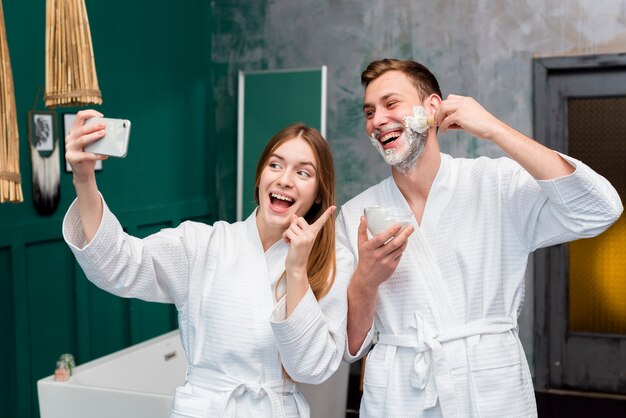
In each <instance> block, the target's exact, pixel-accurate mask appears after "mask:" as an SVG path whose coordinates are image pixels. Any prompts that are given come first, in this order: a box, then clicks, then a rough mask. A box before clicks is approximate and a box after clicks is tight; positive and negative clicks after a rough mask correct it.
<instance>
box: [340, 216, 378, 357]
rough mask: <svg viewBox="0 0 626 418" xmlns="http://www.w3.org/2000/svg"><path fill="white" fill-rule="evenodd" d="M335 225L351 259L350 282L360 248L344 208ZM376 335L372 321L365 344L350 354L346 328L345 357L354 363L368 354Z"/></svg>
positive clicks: (342, 244)
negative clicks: (349, 226) (350, 233)
mask: <svg viewBox="0 0 626 418" xmlns="http://www.w3.org/2000/svg"><path fill="white" fill-rule="evenodd" d="M353 221H355V222H356V220H353ZM335 225H336V228H335V230H336V234H337V246H338V247H341V248H343V249H344V250H345V251H346V257H347V258H348V259H349V260H348V261H346V268H349V269H350V270H349V271H348V273H347V275H348V282H349V281H350V280H351V279H352V275H353V274H354V269H356V265H357V262H358V248H354V246H353V245H352V242H354V240H353V239H350V237H349V236H348V228H347V226H346V219H345V215H344V211H343V210H341V211H340V212H339V215H338V216H337V221H336V224H335ZM337 263H339V260H337ZM348 284H349V283H348ZM347 300H348V290H347V285H346V305H347ZM346 326H347V316H346ZM374 335H376V329H375V327H374V323H373V322H372V326H371V327H370V330H369V331H368V333H367V335H366V336H365V340H364V341H363V344H361V347H360V348H359V350H358V351H357V352H356V354H355V355H352V354H350V351H349V350H348V334H347V330H346V342H345V346H344V352H343V359H344V360H345V361H347V362H349V363H353V362H355V361H357V360H359V359H360V358H361V357H363V356H364V355H366V354H367V353H368V352H369V350H370V348H371V347H372V343H373V341H374Z"/></svg>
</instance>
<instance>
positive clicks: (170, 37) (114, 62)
mask: <svg viewBox="0 0 626 418" xmlns="http://www.w3.org/2000/svg"><path fill="white" fill-rule="evenodd" d="M86 5H87V10H88V13H89V23H90V26H91V34H92V39H93V45H94V54H95V61H96V68H97V73H98V79H99V83H100V88H101V90H102V96H103V100H104V103H103V104H102V105H101V106H97V107H96V109H98V110H99V111H101V112H102V113H104V114H105V115H106V116H109V117H123V118H128V119H130V120H131V121H132V123H133V132H132V133H131V140H130V146H129V151H128V157H127V158H125V159H113V158H112V159H109V160H107V161H105V162H104V165H103V170H102V171H100V172H98V173H97V181H98V185H99V188H100V190H101V192H102V194H103V195H104V196H105V199H106V201H107V204H108V205H109V207H110V208H111V209H112V210H113V212H114V213H116V214H117V215H118V217H119V219H120V222H121V223H122V225H123V226H124V228H125V229H126V230H127V231H128V232H129V233H131V234H134V235H136V236H140V237H143V236H146V235H148V234H150V233H152V232H155V231H157V230H159V229H161V228H162V227H167V226H176V225H178V224H179V223H180V222H181V221H183V220H186V219H198V220H202V221H205V222H213V221H214V220H215V219H216V208H217V206H218V205H217V201H216V199H215V195H216V186H215V184H216V177H215V160H216V157H215V141H214V140H213V138H214V135H213V132H214V130H215V128H214V122H213V116H212V115H213V103H214V99H213V92H212V88H211V83H212V79H213V75H212V66H211V43H210V40H211V24H212V18H211V13H212V12H211V3H210V2H206V1H203V0H186V1H183V2H179V3H176V4H174V3H171V4H167V3H154V2H147V1H145V0H143V1H138V0H109V1H95V0H86ZM3 6H4V13H5V22H6V29H7V38H8V45H9V50H10V54H11V65H12V69H13V75H14V84H15V93H16V104H17V114H18V128H19V132H20V167H21V171H22V177H23V191H24V196H25V202H24V203H22V204H2V205H0V290H1V291H0V318H2V321H1V322H0V332H1V333H2V335H3V342H2V344H0V356H2V358H3V359H4V360H5V361H3V362H2V365H0V372H2V376H4V377H5V378H4V379H2V381H0V417H18V418H22V417H24V418H30V417H37V416H38V415H39V409H38V400H37V391H36V381H37V380H38V379H40V378H42V377H44V376H47V375H50V374H52V372H53V371H54V365H55V361H56V358H57V357H58V356H59V354H61V353H63V352H68V351H69V352H72V353H74V355H75V357H76V359H77V361H78V363H81V362H86V361H89V360H92V359H94V358H97V357H100V356H102V355H105V354H108V353H110V352H113V351H116V350H119V349H121V348H124V347H126V346H128V345H130V344H134V343H136V342H139V341H143V340H145V339H147V338H150V337H153V336H155V335H159V334H162V333H164V332H167V331H169V330H171V329H173V328H175V327H176V314H175V309H174V308H173V306H171V305H163V304H154V303H146V302H142V301H137V300H127V299H122V298H118V297H115V296H112V295H109V294H107V293H105V292H103V291H102V290H100V289H98V288H96V287H95V286H94V285H92V284H91V283H89V282H88V281H87V279H86V278H85V276H84V274H83V272H82V270H81V269H80V267H79V266H78V265H77V264H76V262H75V260H74V258H73V256H72V254H71V252H70V251H69V248H68V247H67V246H66V244H65V243H64V241H63V239H62V236H61V222H62V219H63V215H64V213H65V211H66V210H67V208H68V207H69V205H70V203H71V202H72V200H73V198H74V190H73V186H72V177H71V173H66V172H65V171H64V161H63V157H62V154H63V152H61V158H60V161H59V163H60V165H61V201H60V205H59V208H58V210H57V211H56V212H55V213H54V214H52V215H51V216H49V217H41V216H39V215H37V213H36V211H35V209H34V206H33V202H32V187H31V181H32V180H31V177H32V176H31V164H30V156H29V148H28V138H27V135H28V129H27V112H28V110H30V109H31V108H32V107H33V103H34V102H35V98H36V95H37V91H38V89H39V88H40V86H43V84H44V74H45V67H44V65H45V64H44V63H45V7H46V2H45V0H29V1H18V0H4V1H3ZM35 106H36V108H37V109H40V110H43V109H44V108H43V101H42V99H41V98H40V99H39V101H38V102H37V103H36V105H35ZM77 110H79V109H77V108H68V109H58V110H57V112H58V118H57V124H58V126H59V143H60V144H61V146H62V142H63V118H62V115H63V113H64V112H70V113H75V112H76V111H77ZM233 140H234V137H233Z"/></svg>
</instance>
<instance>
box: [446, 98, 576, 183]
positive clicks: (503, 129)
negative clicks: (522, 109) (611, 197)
mask: <svg viewBox="0 0 626 418" xmlns="http://www.w3.org/2000/svg"><path fill="white" fill-rule="evenodd" d="M435 121H436V123H437V125H438V126H439V128H440V132H441V133H445V132H446V130H447V129H448V128H449V127H451V126H454V125H456V126H455V128H457V127H460V128H461V129H463V130H464V131H466V132H468V133H470V134H471V135H474V136H476V137H478V138H481V139H485V140H488V141H491V142H493V143H494V144H496V145H498V146H499V147H500V148H501V149H502V150H503V151H504V152H506V153H507V154H508V155H509V156H510V157H511V158H512V159H513V160H515V161H516V162H517V163H518V164H519V165H521V166H522V167H523V168H524V169H525V170H526V171H528V173H529V174H530V175H531V176H532V177H533V178H535V179H536V180H553V179H556V178H558V177H563V176H567V175H569V174H572V173H573V172H574V167H573V166H572V165H570V164H569V163H568V162H567V161H565V159H563V158H562V157H561V156H560V155H559V154H558V153H556V152H555V151H554V150H551V149H550V148H547V147H545V146H544V145H542V144H540V143H539V142H537V141H535V140H533V139H531V138H529V137H528V136H526V135H524V134H522V133H520V132H518V131H517V130H515V129H513V128H512V127H510V126H509V125H507V124H506V123H504V122H502V121H501V120H499V119H497V118H496V117H495V116H493V115H492V114H491V113H489V112H488V111H487V110H485V108H483V107H482V106H481V105H480V104H479V103H478V102H477V101H476V100H474V99H473V98H471V97H464V96H457V95H454V94H451V95H449V96H448V97H447V98H446V100H444V101H443V102H441V104H440V105H439V107H438V109H437V111H436V112H435Z"/></svg>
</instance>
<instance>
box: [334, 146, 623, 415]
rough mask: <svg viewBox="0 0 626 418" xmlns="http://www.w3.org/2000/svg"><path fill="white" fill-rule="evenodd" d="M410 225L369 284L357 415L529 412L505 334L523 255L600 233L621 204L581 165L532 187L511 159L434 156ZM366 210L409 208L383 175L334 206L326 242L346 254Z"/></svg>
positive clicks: (513, 326) (528, 392) (527, 388)
mask: <svg viewBox="0 0 626 418" xmlns="http://www.w3.org/2000/svg"><path fill="white" fill-rule="evenodd" d="M441 158H442V159H441V166H440V168H439V171H438V173H437V176H436V178H435V180H434V183H433V185H432V188H431V190H430V194H429V196H428V200H427V202H426V207H425V209H424V214H423V217H422V223H421V225H418V224H417V223H416V222H415V220H414V221H413V226H414V227H415V232H414V233H413V234H412V235H411V237H410V238H409V243H408V246H407V248H406V250H405V251H404V254H403V255H402V259H401V261H400V263H399V265H398V268H397V269H396V271H395V272H394V274H393V275H392V276H391V277H390V278H389V279H388V280H387V281H386V282H385V283H384V284H382V285H381V286H380V288H379V291H378V300H377V305H376V314H375V318H374V324H373V327H372V329H371V331H370V333H369V334H368V337H367V338H366V341H365V342H364V344H363V346H362V347H361V349H360V351H359V352H358V353H357V355H356V356H355V357H352V356H350V355H349V353H346V359H348V360H352V361H354V360H356V359H357V358H359V357H361V356H363V355H364V354H365V353H366V352H367V350H368V349H369V347H370V345H371V343H372V338H373V337H374V335H377V336H378V344H376V345H375V346H374V349H373V350H372V352H371V353H370V354H369V355H368V357H367V362H366V370H365V377H364V389H363V399H362V402H361V416H362V417H441V416H444V417H464V418H465V417H498V418H502V417H532V416H536V414H537V412H536V406H535V397H534V392H533V385H532V381H531V376H530V373H529V368H528V364H527V362H526V359H525V355H524V352H523V349H522V345H521V343H520V340H519V337H518V333H517V317H518V315H519V313H520V311H521V308H522V303H523V299H524V272H525V270H526V264H527V259H528V255H529V253H531V252H532V251H533V250H535V249H537V248H540V247H545V246H549V245H553V244H558V243H562V242H565V241H570V240H574V239H577V238H582V237H591V236H594V235H597V234H599V233H601V232H602V231H604V230H605V229H606V228H607V227H608V226H609V225H611V224H612V223H613V222H615V221H616V220H617V218H618V217H619V215H620V213H621V212H622V204H621V202H620V198H619V196H618V195H617V193H616V191H615V189H614V188H613V187H612V186H611V185H610V184H609V183H608V182H607V181H606V179H604V178H603V177H601V176H600V175H598V174H596V173H595V172H593V171H592V170H591V169H590V168H589V167H587V166H586V165H584V164H583V163H581V162H579V161H577V160H574V159H572V158H569V157H565V156H564V158H566V159H567V160H568V161H569V162H570V163H571V164H572V165H573V166H574V167H576V171H575V172H574V173H573V174H571V175H569V176H566V177H563V178H559V179H556V180H552V181H536V180H534V179H533V178H532V177H531V176H530V175H529V174H528V173H527V172H526V171H524V170H523V169H522V168H521V167H520V166H519V165H518V164H517V163H515V162H514V161H512V160H511V159H508V158H501V159H496V160H492V159H487V158H478V159H473V160H469V159H453V158H452V157H450V156H449V155H445V154H442V155H441ZM368 206H396V207H400V208H403V209H406V210H410V208H409V206H408V204H407V202H406V200H405V199H404V197H403V195H402V194H401V192H400V190H399V189H398V187H397V186H396V184H395V182H394V181H393V178H392V177H389V178H387V179H386V180H384V181H382V182H381V183H379V184H378V185H376V186H373V187H371V188H370V189H368V190H366V191H364V192H363V193H361V194H360V195H358V196H357V197H355V198H354V199H352V200H351V201H349V202H348V203H346V204H345V205H344V206H343V207H342V209H341V212H340V215H339V216H338V219H337V236H338V241H340V242H343V243H344V244H345V245H346V246H347V247H348V248H349V249H350V251H351V252H352V253H353V256H354V258H355V259H356V258H357V257H358V247H357V229H358V225H359V218H360V216H361V215H362V214H363V209H364V208H365V207H368Z"/></svg>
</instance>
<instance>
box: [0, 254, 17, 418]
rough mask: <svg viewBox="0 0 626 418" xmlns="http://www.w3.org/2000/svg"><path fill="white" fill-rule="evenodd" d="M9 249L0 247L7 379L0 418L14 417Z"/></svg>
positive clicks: (0, 350)
mask: <svg viewBox="0 0 626 418" xmlns="http://www.w3.org/2000/svg"><path fill="white" fill-rule="evenodd" d="M11 276H12V275H11V248H10V247H2V246H0V331H1V332H2V334H3V335H4V338H3V339H2V340H3V341H2V343H0V358H3V359H5V361H2V362H0V375H1V376H5V377H7V378H6V379H3V380H4V382H2V383H1V384H0V417H12V416H14V415H15V402H14V399H15V373H16V370H15V365H16V364H15V361H14V359H15V339H14V338H12V336H13V335H15V328H14V316H13V286H12V283H11V280H10V279H11ZM7 337H8V338H7Z"/></svg>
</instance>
